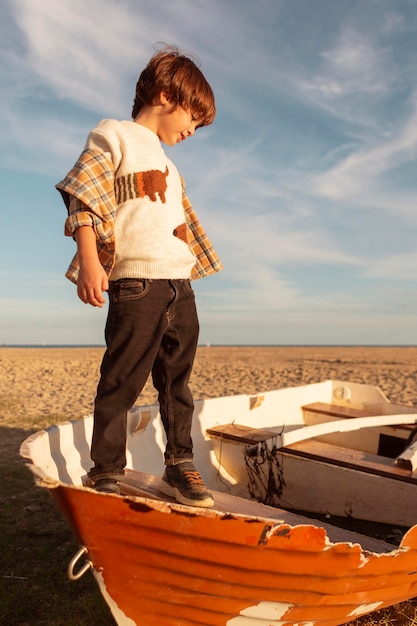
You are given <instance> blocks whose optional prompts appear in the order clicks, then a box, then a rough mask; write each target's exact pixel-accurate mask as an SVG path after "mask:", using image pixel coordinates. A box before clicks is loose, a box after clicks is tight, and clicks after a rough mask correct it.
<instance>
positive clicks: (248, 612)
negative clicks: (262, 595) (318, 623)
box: [226, 602, 315, 626]
mask: <svg viewBox="0 0 417 626" xmlns="http://www.w3.org/2000/svg"><path fill="white" fill-rule="evenodd" d="M293 606H294V605H293V604H287V603H285V602H259V604H256V605H254V606H248V607H247V608H246V609H243V611H241V612H240V613H239V615H237V616H236V617H233V618H232V619H231V620H228V621H227V622H226V626H266V625H267V626H285V625H288V624H293V622H288V621H286V620H284V621H282V620H281V618H282V617H284V616H285V614H286V613H287V611H288V609H291V608H292V607H293ZM294 626H315V622H299V623H298V624H294Z"/></svg>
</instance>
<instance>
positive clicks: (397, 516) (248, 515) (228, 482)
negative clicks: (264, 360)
mask: <svg viewBox="0 0 417 626" xmlns="http://www.w3.org/2000/svg"><path fill="white" fill-rule="evenodd" d="M416 420H417V415H416V408H415V407H409V406H401V405H395V404H392V403H390V402H389V401H388V399H387V398H386V397H385V396H384V394H383V393H382V392H381V391H380V390H379V389H378V388H376V387H372V386H368V385H359V384H354V383H346V382H341V381H330V380H329V381H325V382H322V383H317V384H312V385H307V386H303V387H293V388H288V389H280V390H276V391H269V392H266V393H263V394H260V395H257V396H247V395H239V396H231V397H224V398H213V399H209V400H199V401H197V402H196V406H195V416H194V426H193V440H194V451H195V461H196V465H197V467H198V468H199V470H200V471H201V473H202V475H203V478H204V480H205V482H206V484H207V485H208V486H209V487H210V488H211V490H212V492H213V495H214V501H215V504H214V508H212V509H201V508H196V507H189V506H184V505H181V504H178V503H175V502H174V501H171V500H169V498H168V497H167V496H165V495H163V494H162V492H161V491H160V484H161V483H160V478H159V477H160V476H161V475H162V472H163V450H164V447H165V440H164V434H163V430H162V426H161V421H160V419H159V415H158V406H157V405H155V406H143V407H140V406H137V407H134V408H133V409H132V410H131V411H130V413H129V419H128V448H127V454H128V470H127V471H126V476H125V478H124V481H123V483H122V495H121V496H117V495H110V494H102V493H97V492H95V491H93V490H92V489H90V488H88V487H87V486H85V481H86V473H87V471H88V470H89V468H90V466H91V462H90V458H89V446H90V440H91V433H92V417H91V416H90V417H87V418H85V419H83V420H79V421H75V422H66V423H64V424H61V425H59V426H53V427H50V428H48V429H46V430H44V431H40V432H39V433H36V434H34V435H32V436H31V437H29V438H28V439H27V440H26V441H25V442H23V444H22V447H21V455H22V457H23V458H24V459H26V460H27V462H28V464H29V467H30V469H31V470H32V471H33V473H34V476H35V480H36V482H37V484H39V485H40V486H41V487H45V488H47V489H49V490H50V493H51V494H52V497H53V498H54V500H55V501H56V503H57V504H58V506H59V507H60V508H61V510H62V511H63V513H64V514H65V516H66V518H67V520H68V523H69V525H70V526H71V528H72V530H73V532H74V535H75V537H76V538H77V541H78V542H79V544H80V546H81V547H80V552H79V553H77V555H75V557H74V559H73V560H72V562H71V563H70V565H69V568H68V572H69V576H70V578H71V579H77V578H79V577H81V575H83V574H84V572H85V571H87V570H88V569H90V568H91V569H92V572H93V574H94V576H95V579H96V581H97V583H98V585H99V587H100V590H101V592H102V594H103V596H104V598H105V599H106V601H107V603H108V605H109V607H110V609H111V611H112V614H113V616H114V618H115V620H116V622H117V624H119V625H121V626H135V625H140V626H156V625H157V626H161V624H163V625H164V626H204V625H206V626H220V625H221V626H224V625H227V626H284V625H285V626H337V625H340V624H345V623H347V622H349V621H353V620H354V619H356V618H357V617H359V616H361V615H364V614H367V613H370V612H373V611H375V610H377V609H381V608H383V607H387V606H390V605H392V604H396V603H398V602H402V601H404V600H406V599H410V598H413V597H415V596H417V567H416V564H417V525H415V524H417V497H416V495H417V473H416V472H415V471H414V466H415V452H414V447H415V445H414V444H413V441H412V440H413V435H414V428H415V422H416ZM271 505H273V506H271ZM289 509H294V510H303V511H306V512H308V513H309V514H311V513H313V514H314V515H319V514H327V515H328V517H329V519H328V521H325V522H322V521H318V520H317V519H312V518H311V517H305V516H303V515H300V514H298V513H296V512H294V511H293V510H289ZM333 515H335V516H336V515H337V516H339V515H345V516H349V517H355V518H358V519H362V520H376V521H383V522H386V523H388V524H395V525H401V526H405V527H406V528H407V530H406V533H405V535H404V537H403V538H402V541H401V543H400V545H399V546H396V545H393V544H392V543H388V542H387V541H382V540H381V539H375V538H373V537H369V536H366V535H364V534H359V533H356V532H352V531H351V530H346V529H342V528H339V527H337V526H335V525H333V524H332V523H330V522H331V521H332V520H333V518H332V517H331V516H333Z"/></svg>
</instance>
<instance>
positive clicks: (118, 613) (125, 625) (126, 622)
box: [93, 569, 137, 626]
mask: <svg viewBox="0 0 417 626" xmlns="http://www.w3.org/2000/svg"><path fill="white" fill-rule="evenodd" d="M93 574H94V577H95V579H96V581H97V583H98V586H99V587H100V591H101V593H102V594H103V598H104V599H105V601H106V602H107V604H108V607H109V609H110V611H111V613H112V615H113V617H114V619H115V620H116V623H117V624H118V626H137V624H136V622H134V621H133V620H132V619H130V617H127V615H125V614H124V613H123V611H122V610H121V609H120V608H119V607H118V606H117V604H116V603H115V601H114V600H113V598H112V597H111V595H110V594H109V593H108V591H107V589H106V585H105V583H104V578H103V575H102V574H101V572H97V571H96V570H94V569H93Z"/></svg>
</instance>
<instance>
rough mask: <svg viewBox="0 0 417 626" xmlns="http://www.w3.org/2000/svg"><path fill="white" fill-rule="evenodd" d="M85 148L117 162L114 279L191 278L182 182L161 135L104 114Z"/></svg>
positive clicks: (191, 259) (115, 166)
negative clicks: (110, 118) (165, 150)
mask: <svg viewBox="0 0 417 626" xmlns="http://www.w3.org/2000/svg"><path fill="white" fill-rule="evenodd" d="M86 148H92V149H95V150H100V151H102V152H105V153H107V155H109V156H110V158H111V161H112V162H113V165H114V172H115V181H114V187H115V194H116V204H117V212H116V219H115V240H116V260H115V264H114V267H113V269H112V272H111V275H110V279H111V280H118V279H120V278H155V279H156V278H172V279H174V278H189V277H190V274H191V270H192V268H193V266H194V264H195V257H194V255H193V254H192V252H191V250H190V248H189V246H188V242H187V228H186V227H185V216H184V209H183V205H182V186H181V179H180V176H179V174H178V171H177V168H176V167H175V165H174V164H173V163H172V161H171V160H170V159H168V157H167V156H166V154H165V152H164V150H163V148H162V146H161V143H160V141H159V138H158V136H157V135H156V134H155V133H154V132H153V131H151V130H149V129H148V128H146V127H145V126H142V125H140V124H137V123H135V122H130V121H117V120H102V121H101V122H100V123H99V125H98V126H97V127H96V128H95V129H94V130H92V131H91V133H90V135H89V137H88V139H87V145H86Z"/></svg>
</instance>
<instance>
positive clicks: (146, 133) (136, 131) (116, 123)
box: [90, 118, 160, 146]
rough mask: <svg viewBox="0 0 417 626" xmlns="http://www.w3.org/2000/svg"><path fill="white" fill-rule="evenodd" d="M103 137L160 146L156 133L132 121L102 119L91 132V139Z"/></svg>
mask: <svg viewBox="0 0 417 626" xmlns="http://www.w3.org/2000/svg"><path fill="white" fill-rule="evenodd" d="M94 136H102V137H106V138H107V139H108V140H110V141H111V140H115V141H122V143H123V141H129V140H130V141H135V142H136V141H141V142H145V143H149V142H150V143H151V144H156V145H159V146H160V141H159V139H158V136H157V135H156V133H154V132H153V131H151V130H150V129H148V128H146V127H145V126H142V125H140V124H137V123H136V122H134V121H132V120H116V119H111V118H106V119H102V120H101V121H100V122H99V123H98V124H97V126H96V127H95V128H93V129H92V130H91V132H90V137H94Z"/></svg>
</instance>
